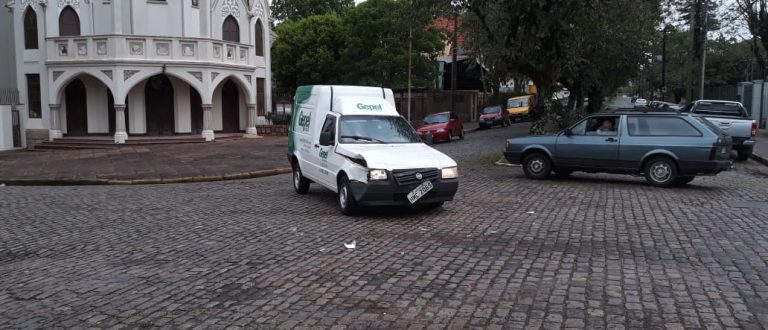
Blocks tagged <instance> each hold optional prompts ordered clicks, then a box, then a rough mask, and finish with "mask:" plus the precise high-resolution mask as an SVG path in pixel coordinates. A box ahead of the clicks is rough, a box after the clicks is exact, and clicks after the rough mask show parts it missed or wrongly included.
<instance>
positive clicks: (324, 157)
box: [320, 150, 328, 159]
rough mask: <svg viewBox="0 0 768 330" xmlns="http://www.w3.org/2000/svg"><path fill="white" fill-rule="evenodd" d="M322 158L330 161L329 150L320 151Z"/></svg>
mask: <svg viewBox="0 0 768 330" xmlns="http://www.w3.org/2000/svg"><path fill="white" fill-rule="evenodd" d="M320 158H321V159H328V150H320Z"/></svg>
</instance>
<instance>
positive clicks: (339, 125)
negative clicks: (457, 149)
mask: <svg viewBox="0 0 768 330" xmlns="http://www.w3.org/2000/svg"><path fill="white" fill-rule="evenodd" d="M394 100H395V97H394V94H393V93H392V90H391V89H384V88H381V87H361V86H301V87H299V88H298V89H297V90H296V96H295V97H294V102H295V104H294V106H293V109H296V110H295V114H296V116H294V117H293V119H292V121H291V126H290V131H289V135H288V160H289V162H290V164H291V167H292V168H293V180H292V181H293V188H294V190H295V191H296V193H298V194H302V195H303V194H307V193H308V192H309V185H310V184H312V183H316V184H318V185H320V186H322V187H325V188H328V189H330V190H332V191H335V192H337V193H338V195H337V196H338V198H337V203H338V207H339V209H340V211H341V212H342V213H343V214H345V215H352V214H355V213H356V212H357V211H358V210H359V208H361V207H380V206H389V205H420V206H426V207H440V206H442V205H443V203H444V202H446V201H450V200H453V196H454V195H455V194H456V190H457V189H458V186H459V170H458V167H457V165H456V162H455V161H454V160H453V159H451V158H450V157H448V156H446V155H445V154H443V153H441V152H439V151H437V150H435V149H433V148H431V147H429V146H427V145H425V144H424V143H421V141H419V138H418V136H417V135H416V132H415V131H414V129H413V127H412V126H411V125H410V124H409V123H408V122H407V121H406V120H405V119H404V118H403V117H402V116H400V114H399V113H398V112H397V109H395V101H394Z"/></svg>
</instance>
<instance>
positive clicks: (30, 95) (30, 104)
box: [26, 74, 43, 118]
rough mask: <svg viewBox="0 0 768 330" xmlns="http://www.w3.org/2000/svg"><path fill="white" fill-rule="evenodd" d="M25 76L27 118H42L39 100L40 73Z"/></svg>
mask: <svg viewBox="0 0 768 330" xmlns="http://www.w3.org/2000/svg"><path fill="white" fill-rule="evenodd" d="M26 76H27V110H28V113H29V118H42V114H43V111H42V103H41V101H40V96H41V94H40V75H39V74H28V75H26Z"/></svg>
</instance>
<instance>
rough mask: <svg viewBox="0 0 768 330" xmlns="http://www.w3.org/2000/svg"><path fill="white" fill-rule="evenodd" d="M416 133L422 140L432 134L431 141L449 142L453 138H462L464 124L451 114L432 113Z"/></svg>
mask: <svg viewBox="0 0 768 330" xmlns="http://www.w3.org/2000/svg"><path fill="white" fill-rule="evenodd" d="M416 131H417V132H418V133H419V136H420V137H421V139H422V140H424V139H425V137H426V136H427V134H428V133H432V141H448V142H451V140H453V137H454V136H458V137H459V139H463V138H464V123H462V122H461V119H459V116H457V115H456V114H455V113H453V112H441V113H433V114H431V115H429V116H427V117H426V118H424V123H423V124H421V126H419V128H417V129H416Z"/></svg>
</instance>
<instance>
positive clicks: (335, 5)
mask: <svg viewBox="0 0 768 330" xmlns="http://www.w3.org/2000/svg"><path fill="white" fill-rule="evenodd" d="M354 5H355V2H354V0H273V1H272V5H270V10H271V11H272V15H273V16H274V17H275V19H277V20H278V21H286V20H298V19H302V18H307V17H310V16H315V15H325V14H333V13H336V14H341V13H342V12H343V11H345V10H346V9H348V8H351V7H354Z"/></svg>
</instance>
